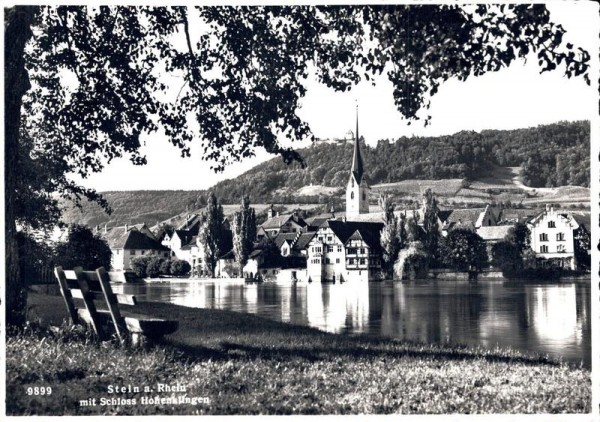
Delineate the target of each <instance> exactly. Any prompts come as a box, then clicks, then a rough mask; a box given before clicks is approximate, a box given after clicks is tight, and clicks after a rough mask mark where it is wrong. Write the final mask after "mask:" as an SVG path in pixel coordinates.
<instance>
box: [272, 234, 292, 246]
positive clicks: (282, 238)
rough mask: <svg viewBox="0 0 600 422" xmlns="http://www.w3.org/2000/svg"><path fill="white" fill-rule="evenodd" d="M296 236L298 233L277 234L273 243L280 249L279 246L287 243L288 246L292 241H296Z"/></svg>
mask: <svg viewBox="0 0 600 422" xmlns="http://www.w3.org/2000/svg"><path fill="white" fill-rule="evenodd" d="M297 236H298V233H279V234H278V235H277V236H276V237H275V239H273V241H274V242H275V245H276V246H277V248H278V249H281V246H282V245H283V244H284V243H285V242H286V241H288V242H289V243H290V244H293V243H294V240H296V237H297Z"/></svg>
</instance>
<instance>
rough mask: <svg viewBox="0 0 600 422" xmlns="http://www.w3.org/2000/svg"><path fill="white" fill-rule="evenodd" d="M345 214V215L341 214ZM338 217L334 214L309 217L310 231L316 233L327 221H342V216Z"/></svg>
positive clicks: (307, 220)
mask: <svg viewBox="0 0 600 422" xmlns="http://www.w3.org/2000/svg"><path fill="white" fill-rule="evenodd" d="M341 214H343V213H341ZM341 214H340V215H339V216H336V215H334V214H332V213H330V212H329V213H325V214H319V215H315V216H313V217H309V218H307V219H306V223H307V224H308V231H316V230H318V228H319V227H321V226H322V225H323V224H325V223H326V222H327V221H329V220H338V219H340V220H341V219H342V215H341Z"/></svg>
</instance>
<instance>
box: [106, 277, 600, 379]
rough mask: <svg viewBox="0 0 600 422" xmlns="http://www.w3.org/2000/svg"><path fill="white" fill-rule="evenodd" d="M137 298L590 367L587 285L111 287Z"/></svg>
mask: <svg viewBox="0 0 600 422" xmlns="http://www.w3.org/2000/svg"><path fill="white" fill-rule="evenodd" d="M115 290H117V291H123V290H125V292H127V293H133V294H136V295H137V296H138V298H139V299H141V300H149V301H161V302H170V303H174V304H177V305H183V306H190V307H199V308H217V309H227V310H232V311H237V312H246V313H252V314H257V315H260V316H264V317H267V318H271V319H275V320H279V321H284V322H290V323H293V324H302V325H309V326H312V327H316V328H320V329H322V330H326V331H330V332H337V333H368V334H373V335H380V336H386V337H394V338H400V339H410V340H417V341H424V342H438V343H445V342H449V343H459V344H468V345H481V346H484V347H487V348H491V347H495V346H500V347H512V348H515V349H518V350H523V351H532V352H540V353H544V354H549V355H551V356H554V357H562V358H563V359H565V360H568V361H571V362H581V361H583V362H584V364H585V365H586V366H588V367H589V366H590V359H591V358H590V356H591V340H590V325H591V324H590V286H589V284H582V283H578V284H563V285H559V284H557V285H548V284H544V285H532V284H528V285H524V284H519V283H513V284H508V283H499V282H485V281H484V282H479V283H477V284H469V283H467V282H460V281H450V280H437V281H428V282H421V283H410V284H403V283H391V282H385V283H370V284H367V283H350V282H348V283H345V284H342V285H340V284H335V285H331V284H320V283H311V284H297V285H292V284H289V285H280V284H271V283H263V284H244V283H236V282H227V281H221V280H219V281H215V282H205V281H203V282H197V281H194V282H178V283H153V284H145V285H125V286H115Z"/></svg>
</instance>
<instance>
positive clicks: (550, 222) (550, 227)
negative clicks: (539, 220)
mask: <svg viewBox="0 0 600 422" xmlns="http://www.w3.org/2000/svg"><path fill="white" fill-rule="evenodd" d="M548 228H549V229H554V228H556V223H555V222H554V221H548Z"/></svg>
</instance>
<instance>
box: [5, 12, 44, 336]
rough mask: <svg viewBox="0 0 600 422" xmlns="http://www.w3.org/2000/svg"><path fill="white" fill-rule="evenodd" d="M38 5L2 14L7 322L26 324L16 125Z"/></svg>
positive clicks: (17, 123) (10, 323) (18, 118)
mask: <svg viewBox="0 0 600 422" xmlns="http://www.w3.org/2000/svg"><path fill="white" fill-rule="evenodd" d="M36 10H37V7H33V6H16V7H12V8H8V9H5V14H4V19H5V20H4V89H5V93H4V113H5V115H4V124H5V132H4V203H5V228H6V234H5V236H6V238H5V242H6V261H5V263H6V264H5V265H6V273H5V274H6V275H5V277H6V280H5V281H6V283H5V286H6V287H5V288H6V324H7V325H16V326H21V325H23V324H24V323H25V317H26V311H27V310H26V307H27V290H26V286H25V283H24V280H22V278H21V271H20V269H19V248H18V243H17V228H16V223H15V217H16V216H15V199H16V198H15V197H16V194H15V191H16V181H17V177H18V174H17V173H18V171H17V169H18V162H17V160H18V147H19V126H20V124H21V104H22V102H23V95H24V94H25V93H26V92H27V90H28V89H29V88H30V84H29V76H28V74H27V71H26V70H25V59H24V51H25V44H26V43H27V41H28V40H29V39H30V38H31V36H32V32H31V24H32V23H33V19H34V15H35V13H36Z"/></svg>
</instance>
